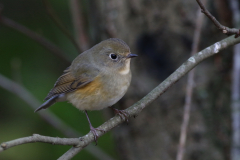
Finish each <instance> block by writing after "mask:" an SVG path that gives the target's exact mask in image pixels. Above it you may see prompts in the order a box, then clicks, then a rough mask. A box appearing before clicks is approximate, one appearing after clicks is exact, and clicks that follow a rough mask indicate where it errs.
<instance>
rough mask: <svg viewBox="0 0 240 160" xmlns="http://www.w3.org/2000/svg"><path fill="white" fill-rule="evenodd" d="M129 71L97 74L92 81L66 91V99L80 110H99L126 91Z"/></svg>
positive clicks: (114, 101) (109, 104) (116, 99)
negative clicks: (121, 73)
mask: <svg viewBox="0 0 240 160" xmlns="http://www.w3.org/2000/svg"><path fill="white" fill-rule="evenodd" d="M130 81H131V73H130V72H129V74H126V75H120V74H115V75H99V76H97V77H96V78H95V79H94V80H93V81H92V82H90V83H88V84H87V85H85V86H83V87H81V88H79V89H77V90H76V91H74V92H71V93H68V95H67V100H68V101H70V102H71V103H72V104H73V105H74V106H76V107H77V108H78V109H80V110H100V109H103V108H106V107H110V106H112V105H113V104H115V103H116V102H117V101H119V100H120V99H121V98H122V97H123V96H124V94H125V93H126V91H127V89H128V87H129V85H130Z"/></svg>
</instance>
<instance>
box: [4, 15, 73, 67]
mask: <svg viewBox="0 0 240 160" xmlns="http://www.w3.org/2000/svg"><path fill="white" fill-rule="evenodd" d="M0 24H3V25H5V26H7V27H10V28H12V29H15V30H16V31H18V32H21V33H22V34H24V35H25V36H27V37H29V38H31V39H32V40H34V41H36V42H38V43H39V44H40V45H42V46H43V47H44V48H45V49H47V50H49V51H50V52H51V53H53V54H54V55H55V56H57V57H59V58H61V59H62V60H64V61H68V62H71V60H72V58H71V57H68V56H67V54H66V53H64V52H63V51H62V50H60V49H59V48H58V47H57V46H55V45H54V44H53V43H52V42H50V41H49V40H47V39H45V38H44V37H42V36H40V35H39V34H37V33H35V32H33V31H31V30H30V29H28V28H27V27H25V26H23V25H21V24H19V23H17V22H14V21H13V20H11V19H9V18H7V17H4V16H1V15H0Z"/></svg>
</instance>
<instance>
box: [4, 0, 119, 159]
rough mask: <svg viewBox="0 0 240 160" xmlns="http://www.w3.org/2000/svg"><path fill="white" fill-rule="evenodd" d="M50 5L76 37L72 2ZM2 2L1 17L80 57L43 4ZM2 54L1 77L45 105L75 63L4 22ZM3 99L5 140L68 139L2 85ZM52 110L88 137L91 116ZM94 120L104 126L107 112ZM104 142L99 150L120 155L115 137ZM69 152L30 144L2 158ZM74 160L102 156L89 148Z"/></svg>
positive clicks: (54, 0) (62, 106)
mask: <svg viewBox="0 0 240 160" xmlns="http://www.w3.org/2000/svg"><path fill="white" fill-rule="evenodd" d="M49 2H50V3H51V5H52V6H53V8H54V10H55V11H56V12H57V14H58V15H59V17H61V20H62V22H63V23H64V24H65V26H66V27H67V28H68V29H69V31H71V32H72V33H73V29H72V27H73V26H72V25H71V24H72V22H71V17H70V11H69V2H68V1H67V0H61V1H59V0H51V1H49ZM0 4H1V6H2V12H1V15H3V16H6V17H8V18H10V19H12V20H14V21H16V22H17V23H20V24H22V25H24V26H26V27H27V28H29V29H31V30H32V31H34V32H36V33H38V34H40V35H42V36H44V37H46V38H47V39H49V40H50V41H52V42H54V43H55V44H56V45H57V46H60V48H61V49H62V50H63V51H64V52H65V53H66V57H69V59H73V58H74V57H76V56H77V55H78V53H77V51H76V49H75V48H74V46H73V45H72V44H71V43H70V42H69V40H68V39H67V38H66V37H65V36H64V35H63V34H62V32H61V31H60V30H59V28H57V27H56V25H55V24H54V23H53V21H52V20H51V19H50V18H49V15H48V14H47V12H46V9H45V7H44V5H43V3H42V1H41V0H17V1H16V0H15V1H14V0H10V1H9V0H1V1H0ZM0 55H1V58H0V66H1V67H0V73H1V74H2V75H4V76H6V77H8V78H9V79H12V80H14V81H16V82H17V83H19V84H21V85H23V86H24V87H26V89H27V90H28V91H30V92H31V93H32V94H33V95H34V96H35V97H36V98H37V99H38V100H39V101H40V102H41V103H42V102H43V99H44V98H45V97H46V95H47V93H48V92H49V91H50V89H51V88H52V87H53V85H54V83H55V81H56V79H57V78H58V77H59V76H60V75H61V74H62V72H63V70H64V69H65V68H67V67H68V66H69V65H70V63H69V62H67V61H64V60H62V59H59V58H58V57H56V56H54V55H53V54H51V53H50V52H49V51H48V50H46V49H44V48H43V47H42V46H40V45H39V44H38V43H36V42H34V41H33V40H31V39H30V38H28V37H26V36H24V35H23V34H21V33H19V32H17V31H15V30H13V29H10V28H8V27H6V26H4V25H2V24H0ZM0 95H1V98H0V106H1V109H0V128H1V129H0V142H4V141H9V140H12V139H16V138H20V137H25V136H30V135H32V134H34V133H38V134H41V135H47V136H53V137H65V136H64V135H63V134H62V133H60V132H59V131H57V130H56V129H54V128H53V127H52V126H50V125H49V124H48V123H46V122H45V121H44V120H42V119H41V118H40V117H39V115H38V113H34V112H33V109H31V108H30V107H29V106H28V104H26V102H24V101H23V100H22V99H20V98H19V97H18V96H16V95H15V94H13V93H10V92H8V91H6V90H4V89H3V88H1V87H0ZM49 110H51V111H52V112H54V113H55V114H56V115H57V116H58V117H59V118H60V119H62V120H64V121H65V122H66V123H67V124H69V125H70V126H71V127H73V128H74V129H76V130H77V131H79V132H81V133H83V134H86V133H88V132H89V125H88V122H87V119H86V116H85V114H84V113H82V112H80V111H78V110H77V109H76V108H74V107H72V105H71V104H69V103H66V102H63V103H58V104H55V105H54V106H53V107H51V108H50V109H49ZM42 112H44V111H42ZM89 116H90V119H91V121H92V124H93V125H94V126H95V127H97V126H99V125H100V124H102V123H103V122H104V118H103V117H102V113H101V111H100V112H95V111H93V112H89ZM98 142H99V143H98V146H97V147H99V148H101V149H102V150H103V151H105V152H107V153H108V154H109V155H111V156H112V157H117V156H116V151H115V146H114V144H113V140H112V137H111V133H107V134H106V135H104V136H103V137H102V138H100V139H99V141H98ZM69 148H70V147H69V146H58V145H54V146H52V145H50V144H43V143H34V144H25V145H21V146H18V147H14V148H11V149H8V150H6V151H4V152H3V153H1V154H0V159H1V160H2V159H4V160H11V159H12V160H15V159H18V160H23V159H57V158H58V157H59V156H60V155H62V154H63V153H64V152H66V151H67V150H68V149H69ZM33 157H35V158H33ZM36 157H37V158H36ZM74 159H97V158H94V157H93V156H92V155H91V154H89V153H88V152H86V151H85V150H84V151H83V152H81V153H80V154H78V155H77V156H76V157H75V158H74Z"/></svg>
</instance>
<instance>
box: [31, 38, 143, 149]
mask: <svg viewBox="0 0 240 160" xmlns="http://www.w3.org/2000/svg"><path fill="white" fill-rule="evenodd" d="M137 56H138V55H137V54H133V53H131V52H130V48H129V46H128V45H127V44H126V43H125V42H124V41H123V40H121V39H118V38H110V39H107V40H103V41H101V42H100V43H98V44H96V45H95V46H93V47H92V48H90V49H89V50H86V51H84V52H83V53H81V54H79V55H78V56H77V57H76V58H75V59H74V60H73V61H72V63H71V65H70V66H69V67H68V68H66V69H65V70H64V71H63V74H62V75H61V76H60V77H59V78H58V79H57V81H56V82H55V84H54V87H53V88H52V89H51V90H50V92H49V93H48V95H47V97H46V98H45V100H46V101H45V102H44V103H43V104H42V105H41V106H39V107H38V108H37V109H36V110H35V111H34V112H37V111H40V110H42V109H46V108H48V107H50V106H52V105H53V104H54V103H56V102H62V101H68V102H70V103H72V105H73V106H75V107H76V108H77V109H79V110H81V111H84V112H85V114H86V116H87V120H88V123H89V126H90V131H91V132H92V134H93V136H94V140H95V142H96V144H97V139H98V137H99V136H98V133H97V130H98V131H103V132H104V130H101V129H98V128H94V127H93V126H92V124H91V122H90V119H89V116H88V113H87V111H91V110H102V109H104V108H107V107H110V108H112V105H114V104H115V103H117V102H118V101H119V100H120V99H121V98H122V97H123V96H124V95H125V93H126V92H127V90H128V88H129V85H130V82H131V78H132V75H131V69H130V61H131V58H133V57H137ZM112 109H113V110H114V112H115V113H116V114H118V115H119V116H120V117H121V118H125V120H127V113H126V112H124V111H122V110H118V109H115V108H112Z"/></svg>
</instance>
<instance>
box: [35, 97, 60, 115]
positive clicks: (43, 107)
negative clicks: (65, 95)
mask: <svg viewBox="0 0 240 160" xmlns="http://www.w3.org/2000/svg"><path fill="white" fill-rule="evenodd" d="M57 98H58V95H56V96H53V97H52V98H50V99H49V100H47V101H46V102H44V103H43V104H42V105H41V106H40V107H38V108H37V109H36V110H35V111H34V112H37V111H40V110H41V109H46V108H48V107H50V106H51V105H53V104H54V103H56V102H57V101H56V100H57Z"/></svg>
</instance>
